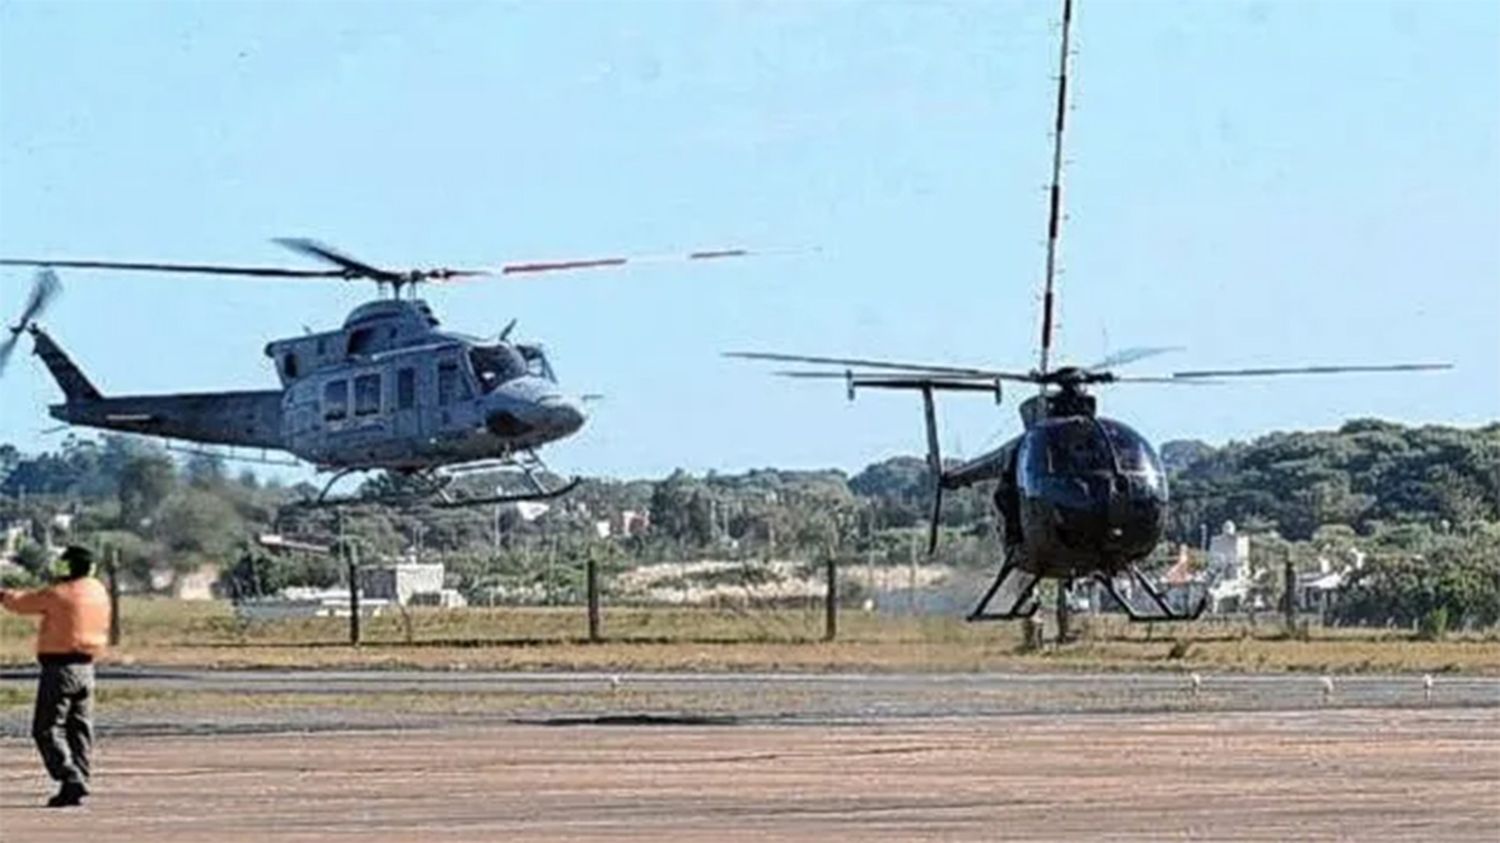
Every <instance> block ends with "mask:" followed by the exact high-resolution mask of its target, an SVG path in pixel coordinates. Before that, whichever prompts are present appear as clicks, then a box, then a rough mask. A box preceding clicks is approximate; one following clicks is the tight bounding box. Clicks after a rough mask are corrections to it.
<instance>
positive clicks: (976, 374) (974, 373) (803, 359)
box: [723, 351, 1036, 383]
mask: <svg viewBox="0 0 1500 843" xmlns="http://www.w3.org/2000/svg"><path fill="white" fill-rule="evenodd" d="M723 356H725V357H734V358H738V359H741V360H769V361H772V362H776V363H810V364H814V365H821V366H849V367H855V366H858V367H861V368H867V369H887V370H891V371H897V372H906V373H908V374H917V373H929V374H939V375H956V376H959V377H967V378H976V379H979V378H983V379H987V380H996V379H999V380H1012V381H1025V382H1027V383H1035V382H1036V376H1035V375H1033V374H1031V373H1029V372H1025V373H1023V372H999V371H994V370H992V369H972V368H965V367H961V366H929V365H926V364H923V363H902V362H898V361H895V360H869V359H864V358H858V357H815V356H810V355H804V354H780V353H776V352H767V351H726V352H724V355H723ZM814 376H815V377H816V376H817V375H814ZM839 377H844V375H843V374H840V375H839Z"/></svg>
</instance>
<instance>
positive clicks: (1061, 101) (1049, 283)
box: [1039, 0, 1073, 375]
mask: <svg viewBox="0 0 1500 843" xmlns="http://www.w3.org/2000/svg"><path fill="white" fill-rule="evenodd" d="M1072 22H1073V0H1063V18H1062V51H1061V55H1060V56H1059V58H1058V71H1057V120H1056V123H1055V124H1054V125H1053V128H1052V189H1051V191H1050V194H1051V196H1050V200H1049V201H1050V203H1051V211H1050V212H1049V214H1048V218H1047V274H1046V279H1045V282H1044V286H1043V287H1042V352H1041V353H1042V359H1041V367H1040V369H1039V371H1040V372H1041V373H1042V374H1043V375H1045V374H1047V370H1048V366H1049V365H1050V364H1051V362H1052V309H1053V292H1052V291H1053V287H1054V286H1055V278H1056V275H1057V235H1058V229H1059V228H1061V227H1062V150H1063V124H1064V121H1065V119H1066V117H1067V113H1068V35H1069V27H1070V26H1071V24H1072Z"/></svg>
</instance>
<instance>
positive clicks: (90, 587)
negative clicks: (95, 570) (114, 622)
mask: <svg viewBox="0 0 1500 843" xmlns="http://www.w3.org/2000/svg"><path fill="white" fill-rule="evenodd" d="M0 603H4V605H5V608H7V609H9V610H11V611H12V612H15V613H16V614H18V615H41V616H42V626H41V629H40V630H38V631H37V636H36V656H37V661H39V662H42V663H43V664H46V663H51V662H57V663H64V664H66V663H87V662H91V661H93V660H94V659H97V658H99V657H100V656H102V655H104V650H105V648H106V647H107V646H108V645H109V594H108V593H107V592H106V591H105V590H104V584H103V583H101V582H99V581H98V580H96V579H94V578H93V577H80V578H79V579H76V580H65V581H63V582H60V583H57V584H56V585H53V586H50V587H48V588H40V589H37V590H36V591H7V592H5V595H4V597H0Z"/></svg>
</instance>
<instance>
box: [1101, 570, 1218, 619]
mask: <svg viewBox="0 0 1500 843" xmlns="http://www.w3.org/2000/svg"><path fill="white" fill-rule="evenodd" d="M1126 571H1127V572H1128V573H1129V574H1130V582H1131V583H1133V584H1134V585H1136V586H1139V587H1140V590H1141V591H1144V592H1145V593H1146V596H1147V597H1148V598H1149V603H1147V605H1146V607H1145V610H1144V611H1142V610H1141V609H1140V608H1139V607H1137V606H1135V605H1132V603H1131V602H1130V600H1128V599H1126V597H1125V595H1123V594H1121V593H1120V588H1119V584H1118V583H1116V582H1115V578H1114V577H1112V576H1109V575H1108V574H1104V573H1099V574H1095V575H1094V577H1095V579H1097V580H1098V581H1099V582H1100V583H1103V585H1104V588H1105V589H1106V590H1107V591H1108V592H1109V596H1110V597H1113V598H1114V599H1115V602H1116V603H1119V604H1120V607H1121V608H1122V609H1124V610H1125V614H1126V615H1127V616H1129V618H1130V619H1131V620H1132V621H1144V622H1150V621H1164V622H1173V621H1195V620H1197V619H1198V618H1199V617H1200V616H1202V615H1203V611H1204V610H1205V609H1207V608H1208V601H1209V597H1210V593H1209V589H1208V588H1205V589H1204V590H1203V595H1202V596H1201V597H1199V598H1198V603H1197V604H1196V605H1195V606H1193V608H1192V609H1191V610H1178V609H1174V608H1172V605H1171V603H1170V602H1168V600H1167V598H1166V596H1165V595H1163V594H1162V593H1161V590H1160V589H1158V588H1157V587H1156V586H1155V585H1153V584H1152V583H1151V581H1150V580H1149V579H1147V578H1146V575H1145V574H1142V573H1141V571H1140V569H1139V568H1137V567H1136V566H1134V565H1131V566H1130V567H1129V568H1127V569H1126ZM1132 592H1134V589H1132ZM1131 596H1132V597H1133V596H1134V594H1133V593H1132V595H1131Z"/></svg>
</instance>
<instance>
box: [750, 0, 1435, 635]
mask: <svg viewBox="0 0 1500 843" xmlns="http://www.w3.org/2000/svg"><path fill="white" fill-rule="evenodd" d="M1071 23H1072V0H1064V4H1063V18H1062V50H1061V58H1060V61H1059V65H1060V72H1059V74H1058V77H1057V79H1058V84H1057V109H1056V112H1055V123H1054V127H1053V128H1054V132H1053V148H1052V150H1053V155H1052V185H1051V191H1050V194H1049V197H1050V213H1049V217H1048V222H1047V261H1046V274H1045V279H1046V283H1045V287H1044V290H1043V295H1042V320H1041V323H1042V328H1041V359H1040V364H1039V366H1038V367H1037V368H1036V369H1034V370H1032V371H1029V372H1025V371H997V370H993V369H988V368H970V367H957V366H933V365H926V364H921V363H902V362H896V361H890V360H869V359H857V358H845V357H808V356H804V355H794V354H779V353H763V352H730V353H729V354H728V355H727V356H730V357H740V358H747V359H751V360H770V361H776V362H783V363H805V364H822V365H825V366H835V367H842V370H841V371H827V370H795V371H785V372H780V373H778V374H781V375H783V376H786V377H793V378H813V379H818V378H828V379H837V380H843V381H844V382H845V384H846V387H847V389H848V394H849V398H850V400H853V398H854V395H855V392H856V391H857V390H858V389H859V388H861V387H864V388H874V389H897V390H914V391H918V392H920V393H921V394H922V400H923V406H924V409H925V415H926V422H927V458H928V465H929V468H930V471H931V474H932V477H933V506H932V519H931V529H930V532H929V534H928V553H929V554H932V553H934V552H935V551H936V549H937V536H938V517H939V515H940V513H941V511H942V505H943V492H944V491H945V490H948V489H957V488H962V487H966V486H971V485H973V484H975V483H980V482H984V481H994V482H995V483H996V487H995V509H996V510H997V513H998V514H999V516H1000V518H999V521H1000V525H1001V532H1002V534H1003V539H1004V548H1005V557H1004V559H1003V561H1002V562H1001V565H1000V571H999V573H998V574H997V576H996V577H995V580H994V583H993V584H992V585H991V586H990V588H989V590H988V591H987V592H985V594H984V596H983V597H982V598H981V599H980V601H979V603H978V605H977V606H975V608H974V610H973V611H972V612H971V613H970V615H969V619H970V620H1004V619H1010V618H1022V617H1030V616H1031V615H1032V614H1034V613H1035V612H1036V610H1037V608H1038V605H1039V604H1038V602H1037V600H1036V599H1035V597H1034V592H1035V588H1036V584H1037V583H1038V582H1039V581H1040V580H1041V579H1043V578H1053V579H1057V580H1060V581H1062V583H1063V584H1064V585H1063V592H1065V591H1066V589H1067V584H1069V583H1071V582H1072V581H1074V580H1076V579H1085V578H1093V579H1095V580H1097V581H1099V582H1100V583H1101V584H1103V586H1104V587H1105V588H1106V589H1107V590H1108V591H1109V593H1110V595H1111V596H1112V597H1113V598H1114V599H1115V601H1116V602H1117V603H1119V604H1120V606H1121V607H1123V608H1124V609H1125V611H1126V612H1127V613H1128V614H1129V615H1130V617H1131V618H1132V619H1134V620H1190V619H1193V618H1196V617H1198V616H1199V615H1200V614H1202V612H1203V610H1204V608H1205V607H1206V606H1207V602H1208V597H1209V595H1208V589H1207V588H1204V589H1203V590H1202V593H1201V596H1200V599H1199V600H1198V601H1197V602H1196V604H1195V605H1193V606H1191V607H1188V608H1187V610H1186V611H1182V610H1180V609H1178V608H1176V607H1174V606H1173V605H1172V604H1171V603H1170V602H1169V601H1168V600H1167V599H1166V597H1165V596H1164V595H1163V594H1162V592H1161V591H1160V590H1159V589H1158V588H1157V587H1156V586H1155V584H1154V583H1152V582H1151V580H1150V579H1149V578H1147V577H1146V576H1145V575H1143V574H1142V573H1141V571H1140V569H1139V568H1138V567H1137V563H1138V562H1139V561H1141V560H1142V559H1144V558H1145V557H1146V556H1147V555H1149V554H1150V553H1151V551H1152V550H1153V549H1155V548H1156V546H1157V544H1158V543H1159V542H1160V541H1161V537H1162V531H1163V529H1164V528H1165V526H1166V514H1167V479H1166V473H1165V472H1164V470H1163V468H1162V464H1161V460H1160V459H1159V458H1158V457H1157V455H1156V452H1155V450H1153V449H1152V447H1151V444H1150V443H1149V442H1147V441H1146V439H1145V438H1144V437H1142V436H1141V435H1140V434H1139V433H1137V432H1135V431H1134V430H1132V429H1131V428H1130V427H1129V426H1128V425H1126V424H1124V423H1123V422H1120V421H1116V420H1114V419H1109V418H1104V417H1102V416H1099V415H1098V414H1097V413H1096V411H1095V410H1096V406H1095V400H1094V397H1093V396H1092V395H1090V394H1088V388H1089V387H1092V386H1097V385H1104V384H1114V383H1128V382H1135V383H1176V384H1184V383H1203V382H1212V381H1215V380H1221V379H1229V378H1239V377H1263V376H1276V375H1316V374H1334V373H1343V372H1410V371H1424V370H1432V369H1447V368H1451V367H1450V366H1448V365H1447V364H1400V365H1391V366H1304V367H1290V368H1260V369H1234V370H1221V371H1185V372H1172V373H1169V374H1166V375H1160V376H1147V377H1140V376H1130V375H1119V374H1116V373H1115V372H1113V371H1111V369H1112V368H1113V367H1116V366H1121V365H1124V364H1126V363H1131V362H1134V361H1136V360H1140V359H1143V358H1145V357H1149V356H1152V355H1155V354H1160V353H1162V352H1166V351H1172V350H1175V349H1171V348H1139V349H1130V350H1126V351H1122V352H1119V353H1117V354H1115V355H1111V356H1110V357H1109V358H1107V359H1105V360H1102V361H1100V362H1099V363H1096V364H1094V365H1092V366H1087V367H1074V366H1065V367H1061V368H1052V367H1051V353H1052V334H1053V318H1052V313H1053V287H1054V283H1053V279H1054V277H1055V275H1056V271H1055V270H1056V261H1057V242H1058V233H1059V229H1060V227H1061V222H1062V214H1061V207H1062V139H1063V128H1064V118H1065V116H1066V113H1067V108H1066V105H1067V81H1068V57H1069V48H1068V39H1069V29H1070V26H1071ZM1005 381H1012V382H1020V383H1026V384H1031V385H1034V386H1036V387H1037V388H1038V390H1039V391H1038V394H1036V395H1034V396H1032V397H1030V398H1028V399H1027V400H1025V401H1024V402H1022V404H1021V406H1020V412H1021V420H1022V423H1023V425H1024V428H1025V429H1024V431H1023V432H1022V433H1021V435H1019V436H1017V437H1015V438H1014V439H1012V440H1010V441H1009V442H1006V443H1005V444H1004V445H1002V446H1000V447H999V448H997V449H995V450H993V451H990V452H989V453H987V454H984V455H982V456H979V457H976V458H975V459H972V460H969V461H967V462H965V463H963V464H961V465H959V466H956V467H954V468H947V467H946V466H945V465H944V463H943V460H942V456H941V454H940V453H939V451H938V432H937V413H936V407H935V401H934V394H935V393H937V392H988V393H993V395H994V397H995V401H996V402H997V403H998V402H999V401H1000V400H1001V384H1002V383H1003V382H1005ZM1122 579H1123V580H1124V581H1126V582H1128V583H1129V586H1128V588H1126V589H1122V588H1121V580H1122ZM1061 593H1062V592H1060V596H1061ZM1059 605H1062V602H1061V600H1060V602H1059Z"/></svg>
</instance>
